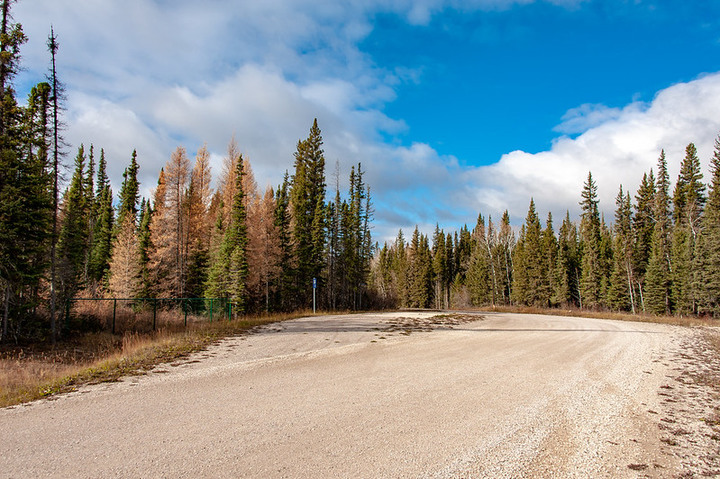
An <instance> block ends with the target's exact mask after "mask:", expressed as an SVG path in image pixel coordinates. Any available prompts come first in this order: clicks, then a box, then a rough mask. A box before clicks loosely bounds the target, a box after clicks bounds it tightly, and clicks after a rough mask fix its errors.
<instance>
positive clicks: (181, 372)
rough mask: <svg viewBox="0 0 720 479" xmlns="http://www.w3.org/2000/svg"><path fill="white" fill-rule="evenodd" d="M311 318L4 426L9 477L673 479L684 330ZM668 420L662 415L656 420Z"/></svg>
mask: <svg viewBox="0 0 720 479" xmlns="http://www.w3.org/2000/svg"><path fill="white" fill-rule="evenodd" d="M437 314H438V313H427V312H419V313H415V312H413V313H386V314H362V315H360V314H358V315H342V316H327V317H313V318H303V319H298V320H293V321H288V322H284V323H277V324H273V325H269V326H266V327H264V328H261V329H259V330H257V331H255V332H254V333H252V334H249V335H246V336H242V337H238V338H232V339H228V340H225V341H222V342H221V343H219V344H217V345H215V346H213V347H212V348H210V349H209V350H207V351H204V352H202V353H198V354H196V355H194V356H192V357H191V358H189V359H188V360H185V361H182V362H177V363H173V364H167V365H163V366H161V367H159V368H157V369H156V370H155V371H153V372H152V373H150V374H148V375H145V376H141V377H132V378H128V379H125V380H123V381H121V382H119V383H112V384H102V385H96V386H90V387H86V388H83V389H81V390H80V391H78V392H75V393H71V394H67V395H63V396H59V397H57V398H55V399H54V400H44V401H38V402H35V403H31V404H28V405H24V406H18V407H13V408H6V409H3V410H0V477H18V478H20V477H172V478H175V477H193V478H194V477H233V478H235V477H248V478H276V477H277V478H280V477H288V478H338V477H340V478H342V477H346V478H355V477H367V478H382V477H388V478H404V477H413V478H416V477H422V478H446V477H447V478H461V477H462V478H465V477H475V478H485V477H493V478H501V477H512V478H516V477H593V478H598V477H608V478H609V477H612V478H622V477H674V476H675V475H676V474H677V473H678V471H680V461H679V459H678V457H677V454H675V453H673V451H672V448H671V447H670V446H669V445H667V444H666V443H664V442H662V441H661V440H660V439H661V435H662V434H663V431H662V430H660V429H659V428H658V412H659V411H662V408H663V407H664V406H663V404H661V400H662V396H660V395H659V394H658V392H659V391H661V390H662V389H661V388H662V386H663V385H664V384H666V383H667V381H668V377H669V375H670V374H671V372H672V371H671V366H672V362H671V361H670V360H669V359H668V358H671V357H672V356H673V354H676V353H677V352H678V348H679V347H680V345H681V344H682V341H684V340H686V339H687V336H688V335H689V334H691V333H690V332H688V330H686V329H684V328H679V327H672V326H665V325H655V324H648V323H633V322H618V321H607V320H599V319H581V318H571V317H555V316H541V315H519V314H507V313H483V314H482V315H480V314H477V315H469V314H452V315H447V316H440V317H437ZM660 414H662V413H660Z"/></svg>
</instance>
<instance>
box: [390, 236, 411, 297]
mask: <svg viewBox="0 0 720 479" xmlns="http://www.w3.org/2000/svg"><path fill="white" fill-rule="evenodd" d="M405 246H406V245H405V236H404V235H403V232H402V229H400V230H399V231H398V235H397V238H395V248H394V250H395V256H394V258H393V261H392V268H393V276H394V278H395V284H396V291H397V296H398V303H399V304H398V305H399V306H400V307H401V308H406V307H408V306H409V304H410V300H409V294H408V290H409V284H408V254H407V249H406V247H405Z"/></svg>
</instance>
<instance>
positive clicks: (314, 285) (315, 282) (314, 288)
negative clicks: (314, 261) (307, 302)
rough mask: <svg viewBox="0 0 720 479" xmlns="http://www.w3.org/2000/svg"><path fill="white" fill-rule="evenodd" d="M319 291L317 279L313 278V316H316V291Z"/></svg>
mask: <svg viewBox="0 0 720 479" xmlns="http://www.w3.org/2000/svg"><path fill="white" fill-rule="evenodd" d="M316 289H317V278H313V314H315V290H316Z"/></svg>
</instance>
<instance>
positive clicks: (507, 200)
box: [464, 74, 720, 222]
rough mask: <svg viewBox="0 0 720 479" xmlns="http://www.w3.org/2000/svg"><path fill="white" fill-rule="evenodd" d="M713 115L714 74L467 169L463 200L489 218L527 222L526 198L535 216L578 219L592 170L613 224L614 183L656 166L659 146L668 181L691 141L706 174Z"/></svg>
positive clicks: (718, 94) (718, 127) (718, 128)
mask: <svg viewBox="0 0 720 479" xmlns="http://www.w3.org/2000/svg"><path fill="white" fill-rule="evenodd" d="M718 111H720V74H713V75H707V76H705V77H702V78H699V79H697V80H694V81H691V82H688V83H681V84H677V85H673V86H671V87H669V88H667V89H665V90H662V91H660V92H659V93H658V94H657V95H656V97H655V99H654V100H653V101H652V102H651V103H650V104H649V105H648V107H647V108H638V107H637V105H634V104H633V105H630V106H628V107H626V108H623V109H622V110H617V111H614V112H613V114H612V115H609V116H608V118H607V119H605V120H604V121H599V122H596V123H598V124H597V125H596V126H594V127H592V128H590V129H588V130H587V131H585V133H583V134H582V135H580V136H578V137H577V138H575V139H570V138H567V137H562V138H559V139H558V140H557V141H556V142H555V143H554V145H553V147H552V149H551V150H549V151H545V152H540V153H537V154H530V153H526V152H523V151H514V152H512V153H508V154H506V155H503V157H502V158H501V159H500V161H498V162H497V163H495V164H493V165H490V166H486V167H481V168H476V169H470V170H467V171H466V172H465V175H464V188H465V189H466V190H465V195H466V198H468V201H469V202H473V203H474V204H475V205H476V207H477V209H478V210H480V211H486V212H488V213H492V214H493V215H495V214H498V213H499V212H501V211H503V210H504V209H506V208H507V209H508V210H509V211H510V214H511V216H512V217H513V218H514V220H515V221H516V222H521V221H522V220H523V218H524V217H525V214H526V212H527V207H528V204H529V202H530V198H531V197H533V198H534V199H535V203H536V205H537V208H538V211H539V212H541V214H542V212H547V211H552V212H553V213H554V214H555V217H556V218H558V217H559V216H562V215H564V213H565V210H566V209H570V212H571V214H577V213H578V211H579V206H578V201H579V200H580V192H581V190H582V186H583V182H584V181H585V179H586V178H587V174H588V172H589V171H591V172H592V174H593V177H594V179H595V181H596V182H597V184H598V194H599V197H600V202H601V203H600V206H601V208H602V209H603V210H604V211H605V214H606V217H607V220H608V221H612V212H613V211H614V207H615V205H614V198H615V196H616V195H617V191H618V188H619V186H620V184H622V185H623V187H624V189H625V190H626V191H628V190H629V191H631V192H634V191H635V190H636V188H637V186H638V185H639V183H640V180H641V179H642V175H643V173H645V172H647V171H649V170H650V168H655V167H656V164H657V159H658V157H659V155H660V151H661V149H665V152H666V155H667V160H668V170H669V172H670V177H671V180H672V181H674V180H675V178H676V177H677V174H678V170H679V166H680V162H681V161H682V158H683V157H684V151H685V147H686V146H687V144H688V143H690V142H693V143H695V145H696V146H697V148H698V153H699V156H700V161H701V164H702V165H703V167H704V168H705V171H706V172H707V165H708V162H709V159H710V157H711V156H712V152H713V145H714V140H715V138H716V137H717V135H718V133H719V132H720V117H718V115H717V112H718ZM573 114H574V113H573Z"/></svg>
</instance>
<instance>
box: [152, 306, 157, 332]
mask: <svg viewBox="0 0 720 479" xmlns="http://www.w3.org/2000/svg"><path fill="white" fill-rule="evenodd" d="M156 321H157V298H153V331H155V325H156Z"/></svg>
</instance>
